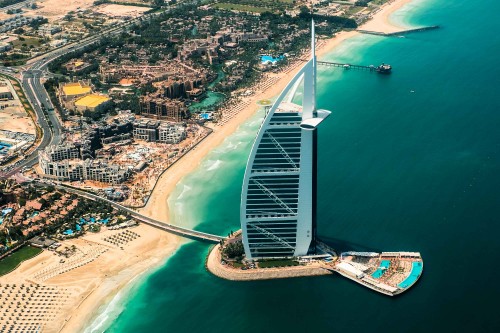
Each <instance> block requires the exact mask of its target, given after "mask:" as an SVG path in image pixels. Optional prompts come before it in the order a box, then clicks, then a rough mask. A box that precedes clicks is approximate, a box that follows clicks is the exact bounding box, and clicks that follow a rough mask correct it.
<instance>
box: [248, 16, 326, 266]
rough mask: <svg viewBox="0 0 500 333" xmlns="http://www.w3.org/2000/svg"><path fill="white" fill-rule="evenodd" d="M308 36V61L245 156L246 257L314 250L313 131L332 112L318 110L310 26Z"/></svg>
mask: <svg viewBox="0 0 500 333" xmlns="http://www.w3.org/2000/svg"><path fill="white" fill-rule="evenodd" d="M312 36H313V38H312V42H311V48H312V54H311V59H310V60H309V61H308V62H307V63H306V64H305V66H304V67H303V68H302V69H301V70H300V71H299V72H298V73H297V74H296V75H295V77H294V78H293V79H292V81H291V82H290V83H289V84H288V85H287V87H286V88H285V90H283V92H282V93H281V94H280V96H279V97H278V99H277V100H276V102H275V103H274V104H273V106H272V107H271V109H270V110H269V112H268V114H267V116H266V117H265V119H264V122H263V124H262V126H261V128H260V130H259V133H258V135H257V138H256V140H255V142H254V144H253V147H252V151H251V153H250V157H249V159H248V163H247V167H246V172H245V177H244V180H243V190H242V197H241V208H240V218H241V227H242V231H243V245H244V248H245V255H246V258H247V259H259V258H283V257H287V258H289V257H298V256H304V255H307V254H308V253H314V252H315V244H316V181H317V180H316V141H317V131H316V129H317V126H318V125H319V124H320V123H321V122H322V121H323V120H324V119H325V118H326V117H328V116H329V115H330V112H329V111H326V110H317V109H316V55H315V39H314V25H313V26H312ZM301 84H303V87H304V93H303V96H304V98H303V100H302V105H298V104H295V103H293V102H292V99H293V97H294V96H295V92H296V91H297V89H298V87H299V86H300V85H301Z"/></svg>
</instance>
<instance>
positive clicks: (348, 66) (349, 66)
mask: <svg viewBox="0 0 500 333" xmlns="http://www.w3.org/2000/svg"><path fill="white" fill-rule="evenodd" d="M316 63H317V64H318V66H326V67H341V68H344V69H360V70H366V71H377V67H376V66H373V65H371V66H363V65H352V64H341V63H338V62H331V61H316Z"/></svg>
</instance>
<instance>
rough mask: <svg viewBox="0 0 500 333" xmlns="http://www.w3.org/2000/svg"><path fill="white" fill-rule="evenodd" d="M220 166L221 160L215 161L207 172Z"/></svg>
mask: <svg viewBox="0 0 500 333" xmlns="http://www.w3.org/2000/svg"><path fill="white" fill-rule="evenodd" d="M221 165H222V161H221V160H217V161H215V163H213V164H212V165H211V166H210V167H209V168H208V169H207V171H212V170H217V169H218V168H219V167H220V166H221Z"/></svg>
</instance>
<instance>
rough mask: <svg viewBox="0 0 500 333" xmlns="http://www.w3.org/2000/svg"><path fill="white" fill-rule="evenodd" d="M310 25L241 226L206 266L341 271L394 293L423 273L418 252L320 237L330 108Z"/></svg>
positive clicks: (239, 275) (243, 276)
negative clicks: (320, 140) (322, 133)
mask: <svg viewBox="0 0 500 333" xmlns="http://www.w3.org/2000/svg"><path fill="white" fill-rule="evenodd" d="M311 32H312V33H311V56H310V59H309V61H308V62H307V63H306V64H305V65H304V66H303V67H302V68H301V69H300V70H299V71H298V72H297V74H296V75H295V76H294V77H293V79H292V80H291V81H290V82H289V83H288V85H287V86H286V88H285V89H284V90H283V91H282V92H281V94H280V95H279V96H278V98H277V99H276V100H275V101H274V103H273V104H272V106H271V107H269V109H268V110H267V112H266V116H265V118H264V120H263V123H262V125H261V127H260V130H259V132H258V134H257V137H256V139H255V142H254V144H253V146H252V150H251V152H250V157H249V158H248V162H247V166H246V171H245V176H244V179H243V188H242V194H241V206H240V221H241V231H239V232H236V233H234V234H233V235H231V236H230V237H229V238H228V239H225V240H222V241H221V243H220V244H219V245H217V246H215V247H214V248H213V249H212V251H211V253H210V254H209V257H208V260H207V268H208V270H209V271H210V272H212V273H213V274H215V275H217V276H219V277H222V278H226V279H230V280H261V279H273V278H286V277H299V276H311V275H324V274H331V273H334V272H337V273H339V274H340V275H342V276H344V277H346V278H348V279H351V280H353V281H355V282H357V283H359V284H361V285H363V286H365V287H368V288H370V289H372V290H375V291H377V292H380V293H382V294H385V295H389V296H394V295H397V294H400V293H402V292H404V291H406V290H407V289H408V288H410V287H411V286H412V285H413V284H415V282H417V280H418V279H419V277H420V276H421V274H422V270H423V261H422V258H421V256H420V253H418V252H400V251H398V252H382V253H375V252H354V251H349V252H342V253H341V254H340V255H338V253H337V251H336V250H335V249H333V248H331V247H330V246H329V245H328V244H325V243H323V242H321V240H320V239H319V238H318V232H317V211H316V206H317V203H316V193H317V189H316V188H317V181H318V179H317V165H316V164H317V154H318V149H317V127H318V126H319V125H320V123H322V122H323V120H325V119H326V118H327V117H328V116H329V115H330V114H331V112H330V111H327V110H322V109H318V108H317V107H316V90H317V80H316V72H317V60H316V54H315V49H316V47H315V34H314V22H313V23H312V25H311ZM299 89H300V90H301V94H300V96H299V94H297V91H299ZM300 97H301V98H300ZM300 99H301V101H300V102H299V101H298V100H300Z"/></svg>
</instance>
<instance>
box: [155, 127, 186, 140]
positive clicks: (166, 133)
mask: <svg viewBox="0 0 500 333" xmlns="http://www.w3.org/2000/svg"><path fill="white" fill-rule="evenodd" d="M185 138H186V129H185V128H184V126H179V125H173V124H161V125H160V127H159V128H158V142H161V143H179V142H181V141H182V140H184V139H185Z"/></svg>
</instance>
